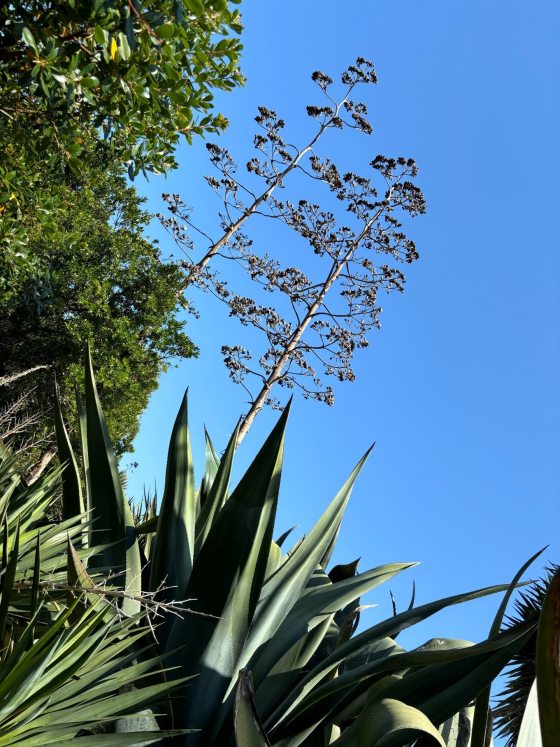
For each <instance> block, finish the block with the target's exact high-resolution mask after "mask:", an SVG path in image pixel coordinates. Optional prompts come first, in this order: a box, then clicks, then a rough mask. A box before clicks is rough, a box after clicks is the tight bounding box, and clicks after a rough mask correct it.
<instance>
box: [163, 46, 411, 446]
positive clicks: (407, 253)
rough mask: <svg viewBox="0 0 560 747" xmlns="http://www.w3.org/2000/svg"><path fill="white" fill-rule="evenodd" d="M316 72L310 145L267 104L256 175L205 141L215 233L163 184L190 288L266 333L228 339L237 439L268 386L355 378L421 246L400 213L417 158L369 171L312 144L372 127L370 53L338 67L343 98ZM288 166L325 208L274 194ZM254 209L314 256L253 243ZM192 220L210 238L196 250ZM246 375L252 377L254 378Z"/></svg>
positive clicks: (169, 224) (318, 395)
mask: <svg viewBox="0 0 560 747" xmlns="http://www.w3.org/2000/svg"><path fill="white" fill-rule="evenodd" d="M312 79H313V81H314V82H315V83H316V84H317V85H318V86H319V88H320V90H321V92H322V94H323V95H324V97H325V98H326V105H322V106H315V105H313V106H308V107H307V113H308V115H309V116H310V117H311V118H312V119H314V120H316V122H317V129H316V131H315V132H314V134H313V135H312V137H311V138H310V140H309V141H308V143H307V144H306V145H305V146H304V147H299V148H298V147H296V146H294V145H291V144H289V143H287V142H286V140H285V136H284V135H283V129H284V126H285V124H284V121H283V120H282V119H280V118H279V117H278V115H277V114H276V113H275V112H273V111H271V110H269V109H266V108H264V107H260V109H259V114H258V116H257V117H256V121H257V124H258V125H259V128H260V132H259V133H258V134H257V135H256V136H255V138H254V146H255V149H256V150H257V152H258V157H253V158H251V159H250V160H249V162H248V163H247V165H246V171H247V172H248V174H249V177H248V179H249V180H250V179H251V178H252V179H253V181H243V180H242V179H241V178H240V177H238V175H237V171H238V169H237V166H236V164H235V162H234V160H233V158H232V157H231V155H230V154H229V153H228V151H227V150H226V149H225V148H222V147H219V146H218V145H215V144H210V145H208V146H207V147H208V149H209V152H210V159H211V162H212V164H213V166H214V167H215V168H216V169H217V171H218V178H216V177H213V176H212V177H207V181H208V183H209V184H210V186H211V187H212V188H213V189H214V190H215V191H216V192H217V193H218V194H219V196H220V199H221V201H222V206H223V207H222V211H221V213H220V225H221V232H222V233H221V235H220V237H219V238H218V239H217V240H215V239H212V238H210V236H209V234H208V233H206V232H203V231H201V230H199V229H198V228H197V227H196V226H195V225H194V224H193V222H192V220H191V216H190V211H189V209H188V207H187V206H186V205H185V203H184V202H183V201H182V200H181V199H180V197H179V196H178V195H164V199H165V200H166V202H167V204H168V209H169V212H170V215H168V216H167V217H164V216H162V220H163V225H164V226H165V227H166V228H167V229H168V231H170V233H171V234H172V235H173V237H174V239H175V240H176V242H177V244H178V245H179V247H180V249H181V250H182V251H183V252H184V254H185V255H186V257H187V260H185V261H183V263H182V264H183V267H184V269H185V273H186V275H185V281H184V289H185V290H187V289H189V288H190V287H192V286H193V285H196V286H199V287H201V288H203V289H204V290H207V291H210V292H212V293H213V294H214V295H215V296H216V298H218V299H219V300H220V301H222V302H223V303H225V304H226V305H227V306H228V308H229V314H230V316H233V317H236V318H237V319H239V321H240V322H241V324H242V325H244V326H249V327H253V328H254V329H256V330H258V331H260V332H261V333H262V336H263V339H264V345H263V348H262V349H261V350H260V351H259V353H258V354H256V355H255V354H253V353H252V352H251V351H249V350H248V349H247V348H246V347H244V346H242V345H238V344H236V345H224V346H223V347H222V353H223V355H224V361H225V364H226V366H227V368H228V370H229V374H230V376H231V378H232V379H233V380H234V381H235V382H237V383H240V384H242V385H243V386H244V387H245V389H246V391H247V393H248V395H249V409H248V412H247V413H246V415H245V418H244V421H243V424H242V425H241V428H240V431H239V440H241V439H242V438H243V437H244V435H245V434H246V433H247V430H248V429H249V427H250V425H251V423H252V421H253V419H254V418H255V416H256V415H257V413H258V412H259V411H260V410H261V409H262V407H263V406H264V405H265V404H271V405H273V406H277V405H278V402H277V400H276V399H275V398H273V397H272V395H271V392H272V390H273V388H274V387H276V386H277V385H278V386H280V387H287V388H289V389H294V388H296V387H297V388H299V389H300V390H301V391H302V392H303V395H304V397H307V398H313V399H316V400H319V401H322V402H325V403H327V404H332V403H333V401H334V392H333V388H332V386H330V385H324V384H323V382H322V379H321V376H322V375H323V374H324V375H326V376H327V377H333V378H335V379H337V380H338V381H353V380H354V378H355V374H354V371H353V368H352V360H353V356H354V353H355V352H356V350H358V349H360V348H364V347H367V345H368V333H369V332H370V331H371V330H372V329H374V328H378V327H379V326H380V322H379V316H380V313H381V307H380V305H379V293H380V291H392V290H397V291H401V292H402V291H403V289H404V283H405V276H404V274H403V272H402V270H401V269H400V267H399V264H400V263H404V264H410V263H411V262H413V261H415V260H416V259H417V258H418V252H417V250H416V246H415V244H414V242H413V241H412V240H411V239H409V238H408V237H407V236H406V234H405V233H404V232H403V231H402V230H401V229H402V224H401V222H400V219H401V218H400V215H402V214H406V213H408V214H409V215H410V216H416V215H419V214H421V213H424V212H425V203H424V198H423V196H422V192H421V191H420V189H419V188H418V187H417V186H416V185H415V184H414V183H413V182H412V179H413V178H414V177H415V176H416V175H417V173H418V169H417V166H416V164H415V162H414V161H413V160H412V159H411V158H402V157H399V158H396V159H395V158H387V157H384V156H380V155H378V156H376V157H375V158H374V159H373V160H372V161H371V162H370V164H369V166H370V168H371V170H372V172H373V174H372V175H368V176H363V175H360V174H357V173H353V172H347V173H344V172H342V171H340V170H339V168H338V167H337V166H336V165H335V164H334V163H333V162H332V161H331V160H330V159H329V158H324V157H321V156H320V155H318V153H317V150H316V148H317V144H318V142H319V140H320V139H321V138H322V136H323V135H324V134H325V133H326V132H327V131H329V130H333V129H346V130H348V129H356V130H359V131H360V132H362V133H365V134H366V135H369V134H371V132H372V127H371V125H370V124H369V122H368V121H367V119H366V115H367V108H366V106H365V104H364V103H363V102H356V101H354V100H353V99H352V98H351V96H352V95H353V92H354V91H355V89H356V88H357V87H358V86H360V85H368V84H370V85H371V84H374V83H376V81H377V78H376V74H375V71H374V68H373V65H372V63H371V62H369V61H367V60H365V59H363V58H358V60H357V61H356V64H355V65H352V66H350V67H349V68H348V69H347V70H346V71H345V72H344V73H343V74H342V76H341V84H342V87H343V92H342V94H341V95H340V96H339V98H334V95H335V94H333V93H332V86H333V81H332V79H331V78H330V77H329V76H327V75H325V74H324V73H321V72H318V71H317V72H315V73H313V76H312ZM292 173H299V174H300V175H304V176H305V177H306V178H307V181H308V182H309V181H312V182H313V183H319V184H320V185H322V187H323V188H326V189H327V197H326V200H325V198H323V200H324V201H325V202H327V207H322V206H321V205H320V204H319V203H318V202H315V201H314V200H309V199H296V200H294V199H292V200H290V199H285V198H284V199H277V198H276V196H275V192H276V191H277V190H279V189H282V188H285V186H286V180H287V177H288V176H289V175H290V174H292ZM254 180H256V181H257V182H258V183H257V185H256V187H255V181H254ZM333 198H334V199H333ZM257 217H264V218H266V219H268V220H273V221H274V222H275V224H276V225H277V227H278V228H280V224H283V225H284V226H285V227H287V228H289V229H291V230H292V231H293V232H295V233H296V234H297V235H298V237H299V238H300V239H303V240H304V241H305V243H306V244H307V246H308V248H309V249H311V255H310V257H309V256H308V257H307V258H306V259H304V262H305V268H306V271H305V272H304V271H302V269H301V268H299V267H293V266H286V265H285V263H284V262H283V261H282V260H281V259H277V258H275V257H272V256H270V255H268V254H266V253H264V252H260V253H259V252H258V251H257V250H255V249H254V247H253V241H252V239H251V238H250V237H249V236H248V235H247V234H246V233H245V223H246V222H247V221H248V220H249V219H252V220H254V219H255V218H257ZM189 228H194V229H196V230H197V231H198V232H199V233H200V234H202V235H203V236H204V237H206V238H207V239H208V240H209V241H210V246H209V247H208V248H207V249H206V251H204V252H203V253H202V255H201V256H200V255H199V258H198V259H197V255H196V245H195V242H194V240H193V235H192V234H193V232H192V231H190V232H189ZM378 258H380V260H378ZM220 261H221V262H222V265H223V263H224V262H226V263H227V262H230V263H231V262H234V263H235V265H236V266H237V267H241V268H243V270H244V271H245V273H246V275H247V277H248V278H249V279H250V280H251V281H253V285H254V286H255V287H256V288H257V289H258V291H256V292H258V293H260V297H261V298H262V297H263V294H262V292H263V291H264V293H265V294H266V293H272V294H273V296H274V299H275V300H274V301H273V304H270V303H269V302H260V301H259V300H256V299H255V298H253V297H249V295H247V293H245V292H243V293H238V292H236V290H235V289H232V284H231V280H230V277H229V275H227V274H226V276H225V277H226V279H225V280H224V279H223V275H221V274H220V272H219V269H218V268H219V264H218V263H219V262H220ZM307 267H309V270H307ZM230 275H231V273H230ZM252 295H253V294H252ZM321 372H322V373H321ZM251 380H253V381H256V386H251V384H250V383H249V382H250V381H251Z"/></svg>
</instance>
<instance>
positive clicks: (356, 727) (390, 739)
mask: <svg viewBox="0 0 560 747" xmlns="http://www.w3.org/2000/svg"><path fill="white" fill-rule="evenodd" d="M420 736H421V737H422V740H423V741H422V744H423V745H426V747H428V745H436V747H437V746H439V747H446V746H445V742H444V741H443V739H442V737H441V734H440V733H439V732H438V730H437V729H436V728H435V726H434V725H433V724H432V722H431V721H430V719H429V718H427V717H426V716H425V715H424V714H423V713H422V711H419V710H417V709H416V708H412V707H411V706H408V705H406V704H405V703H401V702H400V701H398V700H394V699H391V698H384V699H383V700H379V701H375V702H374V703H372V704H371V705H368V706H366V708H365V709H364V710H363V711H362V713H361V714H360V715H359V716H358V718H357V719H356V721H355V722H354V723H353V724H352V725H351V726H350V727H349V728H348V729H346V731H345V732H344V733H343V735H342V736H341V737H340V739H338V740H337V741H336V742H334V746H335V747H404V745H408V744H410V743H411V742H412V741H414V740H416V739H418V737H420Z"/></svg>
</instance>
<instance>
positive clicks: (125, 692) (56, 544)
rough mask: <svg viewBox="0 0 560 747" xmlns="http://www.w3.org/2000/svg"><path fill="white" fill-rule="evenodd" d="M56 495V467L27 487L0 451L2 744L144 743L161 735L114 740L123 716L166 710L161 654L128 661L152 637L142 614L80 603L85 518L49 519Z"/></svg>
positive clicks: (97, 602)
mask: <svg viewBox="0 0 560 747" xmlns="http://www.w3.org/2000/svg"><path fill="white" fill-rule="evenodd" d="M59 490H60V469H58V470H55V471H52V472H50V473H49V474H48V475H46V476H45V477H43V478H42V479H40V480H39V481H38V482H36V483H35V484H34V485H33V486H31V487H29V486H26V485H25V483H24V481H23V480H22V478H21V476H20V475H19V474H18V472H17V470H16V469H15V467H14V460H13V457H12V456H11V455H10V454H9V452H7V451H6V450H5V449H3V448H1V449H0V523H1V524H2V530H1V542H0V640H1V642H2V643H1V646H0V745H2V747H4V746H6V747H8V746H10V745H16V744H17V745H21V747H43V745H47V744H56V743H60V742H69V741H70V740H72V741H74V740H76V739H77V741H80V742H81V743H83V744H84V745H86V744H96V745H97V744H100V745H125V744H144V743H145V741H147V738H148V736H151V737H152V738H153V737H154V736H156V737H161V736H165V734H163V733H161V732H159V731H158V734H156V735H154V734H153V733H152V734H151V735H147V734H146V733H145V732H144V733H142V734H135V735H132V734H126V735H120V736H117V735H116V734H114V733H111V731H112V727H113V726H114V722H115V721H116V719H117V718H122V717H124V716H128V715H132V714H134V713H136V712H138V711H141V710H142V709H145V708H147V707H149V706H154V705H157V704H158V703H161V702H162V701H163V700H165V698H166V697H167V695H168V694H169V692H170V691H171V687H170V685H169V683H168V682H166V680H165V677H164V676H162V670H161V664H162V657H161V656H158V655H154V653H153V652H151V653H147V654H146V655H145V656H144V657H143V658H142V660H138V659H135V657H134V656H131V653H130V651H131V646H133V645H134V644H135V643H140V641H141V640H145V639H146V631H145V630H144V629H143V628H141V627H139V622H140V617H141V616H139V615H134V616H131V617H128V618H122V617H121V616H119V615H117V614H115V608H114V607H113V606H112V605H111V604H110V603H109V602H108V601H107V600H104V598H103V597H102V596H99V595H98V594H97V595H96V594H94V593H91V595H90V597H91V601H92V603H91V604H89V605H85V604H84V595H83V591H84V586H85V584H83V583H82V582H83V581H84V579H83V578H78V577H77V576H76V575H75V574H74V570H75V569H76V567H83V563H82V559H85V557H86V550H84V549H83V548H82V549H78V550H75V549H74V548H73V547H72V544H71V540H73V541H75V542H76V543H78V544H80V537H81V533H82V526H83V524H84V522H85V523H87V522H88V521H89V519H88V518H87V516H85V515H84V514H78V515H77V516H75V517H72V518H69V519H68V520H66V521H63V522H61V523H53V522H51V521H49V518H48V510H49V507H50V505H51V504H52V502H53V500H55V499H56V496H57V493H58V491H59ZM67 548H68V552H67ZM108 612H109V614H108ZM131 681H134V683H135V688H134V689H130V687H128V686H129V683H130V682H131ZM100 730H102V732H103V733H101V731H100ZM171 733H172V732H168V734H171Z"/></svg>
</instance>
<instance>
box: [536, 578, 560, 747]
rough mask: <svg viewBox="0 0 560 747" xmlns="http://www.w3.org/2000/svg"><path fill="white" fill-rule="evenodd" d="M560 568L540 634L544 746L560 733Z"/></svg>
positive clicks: (551, 746) (545, 605)
mask: <svg viewBox="0 0 560 747" xmlns="http://www.w3.org/2000/svg"><path fill="white" fill-rule="evenodd" d="M559 619H560V569H557V570H556V573H555V574H554V576H553V577H552V579H551V581H550V584H549V587H548V590H547V592H546V596H545V598H544V603H543V607H542V611H541V615H540V621H539V628H538V635H537V694H538V703H539V716H540V726H541V734H542V745H543V747H554V746H555V745H556V744H557V743H558V735H559V734H560V653H559V652H560V625H558V620H559Z"/></svg>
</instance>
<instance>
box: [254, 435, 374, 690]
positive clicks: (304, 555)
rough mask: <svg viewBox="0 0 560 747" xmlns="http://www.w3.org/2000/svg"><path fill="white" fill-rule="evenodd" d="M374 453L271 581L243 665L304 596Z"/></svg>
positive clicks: (256, 616) (364, 458) (353, 475)
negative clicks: (354, 487)
mask: <svg viewBox="0 0 560 747" xmlns="http://www.w3.org/2000/svg"><path fill="white" fill-rule="evenodd" d="M370 451H371V449H370V450H369V451H368V452H367V453H366V454H365V455H364V457H362V459H361V460H360V462H359V463H358V464H357V466H356V467H355V468H354V470H353V471H352V473H351V475H350V477H349V478H348V480H347V481H346V482H345V484H344V485H343V487H342V488H341V490H340V491H339V493H338V494H337V495H336V497H335V498H334V500H333V501H332V502H331V504H330V505H329V506H328V508H327V510H326V511H325V513H324V514H323V515H322V516H321V518H320V519H319V521H318V522H317V523H316V524H315V526H314V527H313V529H312V530H311V531H310V532H309V534H308V535H307V536H306V537H305V538H304V539H303V541H302V542H301V543H300V544H299V545H298V546H297V547H296V549H295V550H294V551H293V553H292V554H291V555H290V556H289V557H288V559H287V560H286V561H285V562H284V563H283V564H282V565H281V567H280V568H279V569H278V570H277V571H276V573H274V574H273V575H272V576H271V577H270V578H269V579H267V581H266V583H265V585H264V587H263V590H262V594H261V597H260V599H259V603H258V606H257V610H256V613H255V618H254V620H253V625H252V626H251V632H250V635H249V638H248V640H247V643H246V645H245V648H244V651H243V657H242V659H241V662H240V663H241V665H242V666H246V665H247V664H248V663H249V661H250V659H251V657H252V656H253V655H254V653H255V652H256V651H257V649H258V648H259V647H260V646H261V645H263V644H264V643H265V642H267V641H269V640H270V639H271V638H272V637H273V636H274V635H275V633H276V631H277V630H278V628H279V627H280V625H281V623H282V622H283V620H284V618H285V617H286V615H287V614H288V612H289V611H290V610H291V608H292V607H293V606H294V604H295V603H296V601H297V600H298V599H299V597H300V596H301V594H302V592H303V589H304V588H305V586H306V584H307V582H308V581H309V579H310V578H311V574H312V573H313V571H314V570H315V568H316V567H317V565H318V564H319V561H320V560H321V558H322V557H323V555H324V553H325V551H326V549H327V547H328V546H329V544H330V543H331V541H332V538H333V537H334V536H335V534H336V533H337V531H338V528H339V526H340V522H341V521H342V516H343V513H344V509H345V508H346V505H347V503H348V500H349V499H350V494H351V492H352V488H353V486H354V482H355V481H356V478H357V476H358V474H359V473H360V470H361V469H362V467H363V465H364V464H365V462H366V460H367V458H368V456H369V454H370ZM296 640H297V639H296ZM288 648H289V646H288ZM286 650H287V649H286ZM273 663H274V662H273ZM253 674H254V676H255V681H256V682H257V681H258V679H257V675H256V673H255V672H253Z"/></svg>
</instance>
